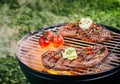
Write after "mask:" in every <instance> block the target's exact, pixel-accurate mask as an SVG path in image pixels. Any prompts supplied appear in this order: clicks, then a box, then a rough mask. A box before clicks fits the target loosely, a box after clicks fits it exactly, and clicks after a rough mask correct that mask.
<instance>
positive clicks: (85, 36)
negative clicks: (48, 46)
mask: <svg viewBox="0 0 120 84" xmlns="http://www.w3.org/2000/svg"><path fill="white" fill-rule="evenodd" d="M78 24H79V23H74V24H72V23H70V24H66V25H64V26H62V27H60V28H59V29H58V31H57V33H58V34H60V35H62V36H68V37H74V38H79V39H81V40H84V41H88V42H96V43H101V42H103V41H106V40H110V39H111V38H112V36H111V34H110V31H109V30H107V29H106V28H105V27H103V26H100V25H98V24H96V23H93V24H92V26H90V27H89V28H88V29H86V30H83V29H82V28H80V26H79V25H78Z"/></svg>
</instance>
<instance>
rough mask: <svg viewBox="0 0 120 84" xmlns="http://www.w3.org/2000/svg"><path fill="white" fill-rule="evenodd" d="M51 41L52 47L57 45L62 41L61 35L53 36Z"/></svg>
mask: <svg viewBox="0 0 120 84" xmlns="http://www.w3.org/2000/svg"><path fill="white" fill-rule="evenodd" d="M52 43H53V46H54V47H59V46H61V45H62V44H63V43H64V40H63V38H62V36H60V35H57V36H55V37H54V38H53V41H52Z"/></svg>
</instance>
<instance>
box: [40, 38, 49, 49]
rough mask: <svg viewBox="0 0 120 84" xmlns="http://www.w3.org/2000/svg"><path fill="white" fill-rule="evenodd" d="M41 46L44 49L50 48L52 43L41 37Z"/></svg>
mask: <svg viewBox="0 0 120 84" xmlns="http://www.w3.org/2000/svg"><path fill="white" fill-rule="evenodd" d="M39 44H40V46H41V47H43V48H44V47H47V46H49V44H50V41H49V40H47V39H46V38H45V37H44V36H41V37H40V39H39Z"/></svg>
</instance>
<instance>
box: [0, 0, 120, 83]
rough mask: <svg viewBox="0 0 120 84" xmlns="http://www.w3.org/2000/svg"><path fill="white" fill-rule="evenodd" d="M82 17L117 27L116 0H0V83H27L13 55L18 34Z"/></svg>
mask: <svg viewBox="0 0 120 84" xmlns="http://www.w3.org/2000/svg"><path fill="white" fill-rule="evenodd" d="M82 17H90V18H92V19H93V20H94V21H95V22H97V23H100V24H105V25H109V26H113V27H115V28H117V29H120V0H0V84H29V82H27V81H26V78H25V77H24V75H23V73H22V71H21V70H20V67H19V65H18V62H17V60H16V58H15V54H14V49H15V46H16V44H17V41H18V40H20V39H21V38H22V36H24V35H25V34H26V33H28V32H30V31H33V30H35V29H37V28H42V27H44V26H50V25H56V24H59V23H65V22H73V21H79V20H80V18H82Z"/></svg>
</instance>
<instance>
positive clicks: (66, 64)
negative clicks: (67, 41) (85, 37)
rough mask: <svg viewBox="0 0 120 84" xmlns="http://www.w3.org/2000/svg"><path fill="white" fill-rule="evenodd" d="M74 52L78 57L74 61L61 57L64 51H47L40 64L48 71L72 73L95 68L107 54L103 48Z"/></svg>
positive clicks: (91, 47)
mask: <svg viewBox="0 0 120 84" xmlns="http://www.w3.org/2000/svg"><path fill="white" fill-rule="evenodd" d="M75 50H76V53H77V56H78V57H77V58H75V59H69V58H64V57H63V56H62V55H63V54H62V52H64V49H62V50H61V51H60V50H58V51H48V52H46V53H45V54H43V55H42V63H43V65H44V66H45V67H46V68H48V69H54V70H67V71H74V70H79V69H80V70H81V69H87V68H92V67H95V66H97V65H98V64H99V63H100V62H101V61H102V60H103V59H104V58H105V56H106V55H107V54H108V49H107V48H106V47H105V46H90V47H87V48H84V49H80V50H78V49H75ZM51 52H52V53H51ZM56 53H57V54H56ZM56 56H57V58H56Z"/></svg>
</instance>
